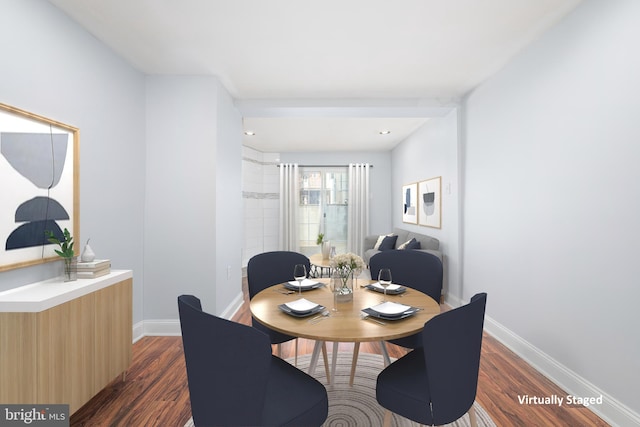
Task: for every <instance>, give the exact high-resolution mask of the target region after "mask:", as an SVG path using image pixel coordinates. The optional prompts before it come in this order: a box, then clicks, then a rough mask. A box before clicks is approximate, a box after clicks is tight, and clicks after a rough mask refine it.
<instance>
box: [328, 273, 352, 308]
mask: <svg viewBox="0 0 640 427" xmlns="http://www.w3.org/2000/svg"><path fill="white" fill-rule="evenodd" d="M331 280H332V281H333V283H332V289H336V291H335V293H336V297H335V298H336V301H337V302H349V301H353V273H352V272H349V273H346V274H345V273H343V272H340V271H334V272H333V274H332V275H331Z"/></svg>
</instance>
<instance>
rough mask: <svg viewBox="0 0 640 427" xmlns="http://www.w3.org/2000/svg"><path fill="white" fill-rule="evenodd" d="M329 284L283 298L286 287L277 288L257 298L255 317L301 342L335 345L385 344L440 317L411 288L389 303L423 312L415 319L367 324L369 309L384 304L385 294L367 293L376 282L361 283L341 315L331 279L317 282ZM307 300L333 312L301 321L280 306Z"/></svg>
mask: <svg viewBox="0 0 640 427" xmlns="http://www.w3.org/2000/svg"><path fill="white" fill-rule="evenodd" d="M314 280H317V281H319V282H322V283H325V284H327V286H322V287H320V288H317V289H313V290H309V291H304V292H302V294H301V295H300V294H298V292H295V293H291V294H283V293H282V292H283V291H286V288H285V287H284V286H283V285H282V284H279V285H274V286H271V287H270V288H266V289H264V290H263V291H261V292H259V293H258V294H256V295H255V296H254V297H253V299H252V300H251V302H250V309H251V314H252V315H253V317H254V319H255V320H257V321H258V322H260V323H262V324H263V325H265V326H267V327H269V328H271V329H273V330H276V331H278V332H282V333H284V334H287V335H292V336H296V337H301V338H308V339H312V340H318V341H332V342H365V341H384V340H390V339H395V338H402V337H406V336H409V335H413V334H415V333H416V332H419V331H420V330H421V329H422V328H423V326H424V324H425V322H427V321H428V320H429V319H431V318H432V317H434V316H436V315H437V314H440V306H439V305H438V303H437V302H436V301H435V300H433V299H432V298H431V297H429V296H428V295H426V294H424V293H422V292H420V291H417V290H415V289H412V288H409V287H407V291H406V292H405V293H403V294H401V295H387V301H393V302H397V303H399V304H405V305H409V306H413V307H419V308H422V310H420V311H419V312H418V313H416V314H414V315H413V316H410V317H407V318H405V319H401V320H386V319H385V320H383V322H384V323H385V324H384V325H381V324H379V323H376V322H374V321H372V320H369V319H367V320H363V319H362V318H361V316H360V314H361V311H362V310H363V309H365V308H368V307H372V306H375V305H377V304H380V303H381V302H382V299H383V294H382V293H380V292H376V291H371V290H368V289H365V288H364V287H363V286H366V285H367V284H369V283H375V281H369V280H358V281H357V282H358V283H357V285H354V288H355V289H354V295H353V301H350V302H344V303H338V304H337V308H338V310H337V311H332V308H333V304H334V303H333V293H332V292H331V290H330V289H329V286H328V283H329V279H314ZM301 297H302V298H305V299H307V300H309V301H311V302H314V303H317V304H321V305H323V306H325V307H326V309H327V310H329V311H330V315H329V316H328V318H326V319H324V320H321V321H319V322H309V319H310V318H312V317H315V316H309V317H307V318H297V317H294V316H290V315H288V314H286V313H284V312H283V311H282V310H280V309H279V308H278V305H280V304H284V303H288V302H292V301H295V300H297V299H299V298H301Z"/></svg>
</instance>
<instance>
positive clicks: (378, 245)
mask: <svg viewBox="0 0 640 427" xmlns="http://www.w3.org/2000/svg"><path fill="white" fill-rule="evenodd" d="M389 236H393V233H391V234H382V235H380V236H378V240H376V243H375V244H374V245H373V249H375V250H377V251H379V250H380V245H381V244H382V242H384V239H386V238H387V237H389Z"/></svg>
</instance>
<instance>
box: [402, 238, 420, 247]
mask: <svg viewBox="0 0 640 427" xmlns="http://www.w3.org/2000/svg"><path fill="white" fill-rule="evenodd" d="M405 249H407V250H411V249H422V245H421V244H420V242H418V241H417V240H416V238H415V237H414V238H412V239H411V240H409V243H408V244H407V247H406V248H405Z"/></svg>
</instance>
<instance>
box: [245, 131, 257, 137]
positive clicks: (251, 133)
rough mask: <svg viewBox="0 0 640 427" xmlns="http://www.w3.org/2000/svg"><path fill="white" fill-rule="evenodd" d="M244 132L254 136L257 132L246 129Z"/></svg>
mask: <svg viewBox="0 0 640 427" xmlns="http://www.w3.org/2000/svg"><path fill="white" fill-rule="evenodd" d="M244 134H245V135H247V136H253V135H255V134H256V133H255V132H252V131H250V130H245V131H244Z"/></svg>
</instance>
